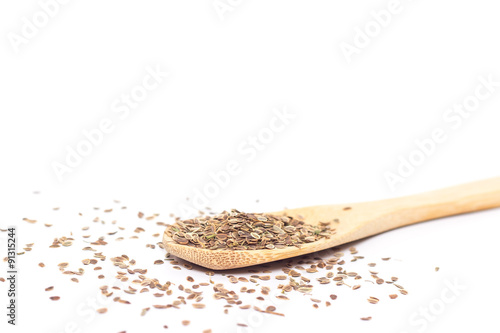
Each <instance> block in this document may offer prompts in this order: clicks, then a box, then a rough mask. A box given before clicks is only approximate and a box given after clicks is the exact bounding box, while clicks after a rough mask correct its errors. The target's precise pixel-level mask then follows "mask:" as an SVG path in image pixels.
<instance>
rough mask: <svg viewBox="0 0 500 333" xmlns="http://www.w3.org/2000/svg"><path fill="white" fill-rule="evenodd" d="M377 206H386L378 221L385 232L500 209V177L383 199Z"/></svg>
mask: <svg viewBox="0 0 500 333" xmlns="http://www.w3.org/2000/svg"><path fill="white" fill-rule="evenodd" d="M377 204H378V205H380V204H383V205H381V206H383V208H382V210H383V212H382V213H383V215H384V216H383V218H380V219H377V220H378V221H376V222H377V224H378V227H379V228H381V229H384V230H390V229H394V228H398V227H402V226H406V225H410V224H413V223H418V222H422V221H428V220H432V219H437V218H440V217H445V216H452V215H458V214H463V213H469V212H475V211H480V210H484V209H490V208H495V207H500V177H498V178H491V179H485V180H480V181H476V182H472V183H467V184H462V185H458V186H453V187H449V188H444V189H440V190H436V191H432V192H426V193H421V194H416V195H411V196H406V197H401V198H394V199H388V200H383V201H382V202H380V201H379V202H378V203H377ZM379 207H380V206H379Z"/></svg>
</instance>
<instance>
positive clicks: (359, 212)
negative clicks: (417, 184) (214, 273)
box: [163, 177, 500, 270]
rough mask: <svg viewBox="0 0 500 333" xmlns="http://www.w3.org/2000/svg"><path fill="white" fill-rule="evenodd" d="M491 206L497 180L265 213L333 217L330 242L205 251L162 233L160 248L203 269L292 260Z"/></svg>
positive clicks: (496, 201) (497, 202) (310, 219)
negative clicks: (384, 197) (375, 199)
mask: <svg viewBox="0 0 500 333" xmlns="http://www.w3.org/2000/svg"><path fill="white" fill-rule="evenodd" d="M347 207H349V209H346V208H347ZM495 207H500V177H499V178H492V179H487V180H482V181H477V182H473V183H468V184H464V185H459V186H455V187H450V188H446V189H441V190H437V191H432V192H427V193H422V194H416V195H412V196H406V197H401V198H394V199H387V200H381V201H372V202H364V203H354V204H342V205H322V206H312V207H304V208H296V209H287V210H286V211H279V212H272V213H270V214H274V215H281V214H286V215H289V216H293V217H295V218H299V219H302V220H303V221H304V222H306V223H309V224H313V225H316V224H318V223H319V222H320V221H332V220H334V219H338V221H339V222H338V223H332V225H333V227H334V228H336V234H335V235H333V236H332V237H331V238H330V239H321V240H319V241H317V242H313V243H308V244H304V245H302V246H301V247H300V248H297V247H294V246H292V247H287V248H285V249H274V250H250V251H234V250H205V249H200V248H195V247H191V246H185V245H180V244H177V243H176V242H175V241H173V240H172V239H171V238H170V237H168V236H167V234H166V232H165V233H164V234H163V244H164V246H165V249H166V250H167V251H168V252H170V253H171V254H173V255H175V256H177V257H180V258H182V259H185V260H188V261H190V262H193V263H195V264H198V265H201V266H203V267H207V268H210V269H215V270H221V269H231V268H238V267H245V266H252V265H257V264H262V263H266V262H271V261H276V260H281V259H287V258H291V257H296V256H300V255H303V254H307V253H312V252H316V251H320V250H324V249H327V248H330V247H334V246H337V245H341V244H345V243H349V242H352V241H355V240H359V239H362V238H365V237H369V236H372V235H376V234H379V233H382V232H385V231H388V230H392V229H395V228H399V227H403V226H407V225H410V224H414V223H418V222H422V221H428V220H432V219H437V218H440V217H445V216H452V215H457V214H463V213H469V212H474V211H480V210H484V209H490V208H495Z"/></svg>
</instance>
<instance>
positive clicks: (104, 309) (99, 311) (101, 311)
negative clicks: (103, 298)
mask: <svg viewBox="0 0 500 333" xmlns="http://www.w3.org/2000/svg"><path fill="white" fill-rule="evenodd" d="M97 312H98V313H106V312H108V309H107V308H100V309H97Z"/></svg>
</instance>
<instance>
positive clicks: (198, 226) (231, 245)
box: [166, 209, 335, 250]
mask: <svg viewBox="0 0 500 333" xmlns="http://www.w3.org/2000/svg"><path fill="white" fill-rule="evenodd" d="M166 232H167V235H168V236H169V237H171V238H172V239H173V240H174V241H176V242H177V243H178V244H181V245H189V246H194V247H198V248H204V249H209V250H217V249H224V250H263V249H269V250H272V249H283V248H286V247H288V246H297V247H300V246H301V245H302V244H305V243H311V242H315V241H317V240H320V239H322V238H330V236H331V235H333V234H334V233H335V229H332V228H330V222H320V225H319V226H313V225H310V224H306V223H304V222H303V221H300V220H298V219H295V218H293V217H291V216H275V215H270V214H247V213H243V212H240V211H238V210H236V209H233V210H231V212H229V213H228V212H226V211H224V212H223V213H222V214H219V215H215V216H202V217H198V218H194V219H189V220H184V221H177V222H176V223H174V224H173V225H168V226H167V231H166Z"/></svg>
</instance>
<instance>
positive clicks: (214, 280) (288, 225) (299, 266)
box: [0, 202, 408, 333]
mask: <svg viewBox="0 0 500 333" xmlns="http://www.w3.org/2000/svg"><path fill="white" fill-rule="evenodd" d="M117 203H118V202H117ZM121 209H126V207H125V206H123V207H121ZM94 210H99V208H94ZM113 211H116V209H115V210H112V209H106V210H104V213H106V214H109V213H112V212H113ZM110 215H111V214H110ZM134 215H135V214H134ZM79 216H83V215H82V214H81V213H79ZM108 216H109V215H108ZM157 216H158V214H153V215H151V216H147V217H146V216H145V215H144V213H139V214H137V217H138V218H139V219H142V220H141V221H140V222H139V223H140V225H141V226H140V227H139V226H137V227H136V226H133V227H132V228H129V226H128V225H127V228H126V227H124V226H120V224H116V222H118V221H116V220H113V221H112V222H111V223H108V222H107V221H106V220H104V219H100V218H98V217H96V218H94V219H93V220H90V221H93V222H94V223H95V224H96V225H95V227H94V226H93V227H89V226H86V227H84V228H82V231H87V230H90V231H91V232H92V231H93V229H94V228H95V229H97V230H94V232H95V233H94V232H92V234H85V235H81V237H82V239H80V235H78V234H73V233H70V235H67V236H63V237H59V238H55V239H54V240H53V241H51V240H47V243H46V245H47V246H48V247H50V248H51V250H50V251H54V252H55V253H57V255H58V256H64V254H65V253H67V252H66V251H67V249H66V248H67V247H69V246H72V247H75V246H79V245H81V246H84V247H83V248H82V256H81V257H79V258H75V257H72V256H67V258H68V261H69V262H61V263H59V264H58V265H57V266H55V265H54V264H53V263H52V264H50V263H49V262H46V264H43V263H40V264H38V266H39V268H37V269H43V272H44V273H45V272H47V271H49V270H54V269H55V270H57V269H58V270H59V271H60V272H61V274H64V275H66V276H67V277H68V280H69V281H73V282H76V283H80V284H81V285H84V284H87V283H89V282H90V281H89V279H91V276H94V278H97V279H103V278H104V275H98V274H99V273H98V272H96V273H93V272H85V269H84V268H83V267H85V268H87V270H90V268H92V270H91V271H101V270H102V269H106V268H107V271H109V272H112V270H111V269H114V270H116V275H115V276H114V279H116V280H117V281H116V282H115V281H114V279H113V276H111V277H109V279H113V281H107V282H108V283H106V284H105V285H102V286H100V287H99V289H100V290H98V291H100V293H101V294H102V295H103V297H106V298H108V299H110V300H113V301H114V302H115V303H114V304H113V303H109V304H110V306H108V307H101V308H96V312H97V313H99V314H101V315H103V316H106V315H105V314H106V313H107V312H115V313H116V312H117V311H119V308H118V309H117V308H116V307H119V306H127V307H133V306H137V302H136V297H137V296H136V295H137V294H143V293H146V294H145V295H144V296H146V295H148V294H149V295H150V297H149V301H150V302H151V303H150V304H148V306H147V307H145V308H143V307H142V306H141V307H138V308H137V310H138V311H137V315H138V316H141V317H142V316H146V315H147V314H148V312H149V311H152V312H155V311H170V310H168V309H178V310H182V309H183V308H186V307H189V308H190V309H196V310H195V311H215V310H217V308H216V307H214V303H211V302H209V303H207V304H205V303H202V301H203V299H204V298H205V299H206V298H207V297H209V298H213V299H215V300H216V301H217V302H218V303H222V304H221V307H219V310H223V313H224V314H231V315H239V314H241V311H257V312H260V313H264V314H266V315H273V316H278V317H285V316H286V315H287V314H286V313H283V312H282V311H280V310H281V309H280V304H282V302H290V301H293V300H294V298H295V299H296V296H295V295H294V293H300V294H301V296H304V297H305V296H307V298H308V299H310V301H311V304H310V305H311V306H312V307H313V308H314V309H320V308H323V307H330V306H332V304H333V303H335V302H339V301H337V295H335V294H330V292H329V291H330V290H332V288H348V289H350V290H353V292H355V293H360V292H363V291H364V290H365V289H368V288H373V287H375V288H377V289H370V295H375V296H376V297H375V296H370V297H369V298H368V299H367V301H368V302H369V303H371V304H377V303H379V302H380V303H385V302H392V301H390V299H396V298H398V296H399V295H398V294H396V293H394V292H396V291H399V293H400V294H401V295H407V294H408V292H407V291H406V290H405V289H404V288H403V286H402V285H400V284H397V283H396V282H398V278H397V277H391V278H388V277H385V278H382V277H383V273H381V274H380V275H379V273H378V271H379V269H378V268H374V267H377V263H376V262H368V263H366V264H365V265H367V266H368V268H365V269H363V270H362V271H361V272H360V273H357V272H356V271H353V269H352V266H351V265H350V264H349V262H358V264H357V265H358V266H359V265H360V264H361V265H363V264H364V260H365V258H364V257H363V256H361V255H359V254H358V250H357V249H356V248H354V247H350V248H349V249H348V250H349V252H350V257H347V256H346V255H345V254H344V252H342V251H341V248H337V249H333V250H327V251H324V252H322V253H321V254H317V255H316V254H313V255H306V256H302V257H298V258H293V259H290V260H288V261H282V262H279V263H276V265H279V266H277V267H274V268H273V269H270V267H268V266H266V265H261V266H254V267H251V268H248V269H247V270H238V271H232V272H231V274H227V273H220V272H214V271H208V270H207V271H205V275H206V276H205V275H202V274H201V276H200V274H197V273H199V271H200V270H202V271H203V270H204V269H203V268H200V267H193V265H191V264H189V263H187V262H184V261H182V260H180V259H177V258H175V257H173V256H170V255H169V254H168V253H167V254H165V253H164V247H163V244H162V242H161V241H158V242H156V241H155V240H154V239H155V238H157V237H159V236H160V234H161V232H162V231H163V230H164V228H165V227H167V230H168V232H169V236H170V237H172V238H173V239H175V240H176V241H177V242H178V243H180V244H184V245H189V246H195V247H204V248H207V249H217V248H229V249H234V250H240V249H274V248H278V249H279V248H285V247H287V246H301V245H302V244H304V243H308V242H314V241H317V240H320V239H322V238H328V237H330V236H331V235H333V234H334V233H335V230H334V229H332V228H330V225H329V223H322V224H320V225H319V226H312V225H307V224H305V223H304V222H303V221H300V220H298V219H294V218H292V217H290V216H272V215H265V214H245V213H242V212H239V211H237V210H232V211H231V212H230V213H228V212H223V213H222V214H220V215H216V216H210V217H208V216H204V217H200V218H196V219H192V220H187V221H179V219H176V221H177V222H176V223H174V224H173V225H167V224H166V223H165V222H159V221H158V222H156V223H155V222H154V221H153V220H154V219H155V218H156V217H157ZM171 217H174V216H173V215H171ZM147 221H150V222H147ZM28 223H31V222H29V221H28ZM100 224H102V225H104V226H106V227H107V226H109V225H111V226H114V227H113V230H112V232H109V230H107V229H105V228H103V229H100V230H101V231H99V229H98V228H97V227H98V226H99V225H100ZM46 226H47V225H46ZM55 226H56V227H57V225H55ZM126 229H128V230H129V234H128V236H130V234H131V235H132V236H130V237H128V238H125V237H122V236H127V234H126V233H124V232H125V230H126ZM5 231H6V230H5V229H0V232H5ZM117 233H118V234H117ZM73 237H74V238H73ZM145 237H147V238H145ZM88 238H91V239H93V240H94V241H87V240H86V239H88ZM138 239H140V241H141V242H142V244H146V243H147V242H148V241H149V242H153V243H155V244H146V248H148V249H149V250H148V251H151V252H152V253H155V254H157V255H158V256H157V257H156V258H151V259H148V262H147V263H146V262H140V260H139V259H138V261H137V262H136V260H135V259H134V258H133V257H132V256H130V257H129V255H126V254H122V255H120V256H116V255H117V254H111V253H110V252H108V251H112V250H113V248H112V246H113V242H118V241H120V242H122V241H124V242H127V243H130V244H132V243H133V242H136V240H138ZM50 244H51V245H50ZM32 245H33V243H30V244H26V246H27V248H31V246H32ZM88 245H91V246H88ZM109 247H111V249H109ZM97 249H102V250H101V251H102V252H97V251H98V250H97ZM345 250H347V248H345ZM28 252H29V251H28ZM28 252H27V255H28V256H29V255H32V254H31V253H28ZM35 252H36V250H35ZM92 255H93V258H90V257H91V256H92ZM148 258H149V257H148ZM381 260H382V261H388V260H390V258H389V257H386V258H381ZM3 261H4V262H6V261H7V258H4V259H3ZM37 262H38V261H37ZM97 264H99V266H97ZM160 264H161V265H162V266H157V265H160ZM74 265H77V266H76V267H75V266H74ZM81 265H83V267H78V266H81ZM355 265H356V264H355ZM101 266H102V267H101ZM70 269H71V270H70ZM148 269H150V270H153V271H154V270H157V271H159V272H163V273H167V274H163V273H162V274H161V275H159V276H158V277H159V278H157V277H155V276H154V275H151V274H152V272H149V273H148ZM158 269H161V270H158ZM373 269H376V270H377V271H373ZM173 270H176V271H183V272H174V271H173ZM186 270H187V271H186ZM197 271H198V272H197ZM362 275H363V277H362ZM165 276H167V277H168V278H169V279H171V281H165V280H163V278H164V277H165ZM389 276H390V275H389ZM76 277H78V279H77V278H76ZM197 280H198V281H197ZM276 280H277V281H276ZM186 281H187V283H188V284H187V285H186V286H184V285H183V284H181V283H186ZM0 282H5V279H4V278H3V277H0ZM320 285H321V286H320ZM387 285H389V286H391V287H389V288H392V289H393V290H394V291H389V294H386V293H383V291H382V292H381V291H379V290H380V289H379V288H382V290H384V287H383V286H387ZM381 286H382V287H381ZM325 288H328V289H325ZM360 288H362V289H361V290H359V291H355V290H358V289H360ZM44 289H45V292H47V296H48V298H49V299H50V300H52V301H59V302H54V303H55V304H57V303H61V302H67V301H66V300H67V299H69V298H68V297H67V296H66V295H61V296H62V297H60V296H56V295H54V293H55V292H57V291H58V288H57V286H56V287H54V286H49V287H46V288H44ZM318 289H319V290H318ZM324 291H327V292H326V293H325V292H324ZM332 291H333V290H332ZM372 291H373V294H371V292H372ZM390 293H392V294H390ZM328 294H330V295H329V297H328V296H326V295H328ZM387 295H388V296H387ZM122 297H123V298H122ZM124 298H126V299H124ZM338 298H339V300H341V299H342V295H340V296H339V297H338ZM253 300H257V301H258V303H257V305H259V304H260V305H259V306H257V305H255V304H256V303H254V301H253ZM398 301H399V300H398ZM396 302H397V301H396ZM269 303H271V304H269ZM111 304H112V305H111ZM115 304H116V305H115ZM108 309H109V310H108ZM363 315H367V314H363ZM195 318H196V317H194V318H193V323H194V319H195ZM371 318H372V317H371V316H367V317H361V320H364V321H369V320H370V319H371ZM180 319H184V318H181V317H179V318H178V320H177V321H180ZM188 319H189V318H188ZM180 323H181V324H182V325H184V326H187V325H189V324H190V321H189V320H183V321H180ZM235 325H238V326H242V327H246V326H247V324H245V323H241V322H240V323H235ZM163 327H164V328H168V326H167V325H164V326H163ZM125 332H126V331H121V333H125ZM204 332H210V330H209V329H207V330H205V331H204Z"/></svg>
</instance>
